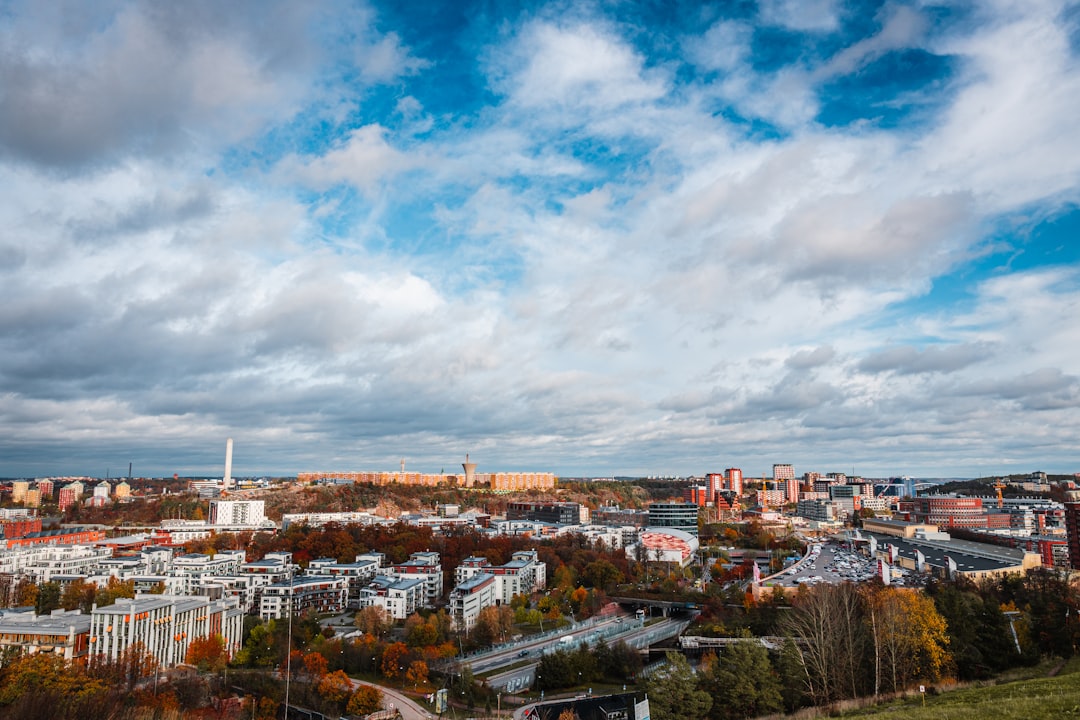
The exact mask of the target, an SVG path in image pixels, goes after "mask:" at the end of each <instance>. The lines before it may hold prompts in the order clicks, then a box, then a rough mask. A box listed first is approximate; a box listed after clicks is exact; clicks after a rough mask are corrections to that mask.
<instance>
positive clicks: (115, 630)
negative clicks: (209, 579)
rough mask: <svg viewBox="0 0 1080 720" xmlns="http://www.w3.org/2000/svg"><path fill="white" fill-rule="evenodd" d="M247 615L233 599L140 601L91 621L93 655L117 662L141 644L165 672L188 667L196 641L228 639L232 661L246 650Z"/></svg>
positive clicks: (97, 613)
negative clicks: (181, 665) (179, 665)
mask: <svg viewBox="0 0 1080 720" xmlns="http://www.w3.org/2000/svg"><path fill="white" fill-rule="evenodd" d="M243 622H244V621H243V611H242V610H241V609H240V607H239V604H238V603H237V602H236V600H235V599H233V598H227V599H225V600H210V599H209V598H207V597H201V596H190V595H185V596H176V595H136V596H135V597H134V598H133V599H131V598H120V599H119V600H117V601H116V603H115V604H114V605H108V606H106V607H103V608H96V609H95V610H94V612H93V613H91V615H90V655H91V656H102V657H105V658H108V659H110V660H115V659H116V658H117V657H119V656H120V654H121V653H123V652H124V651H125V650H127V649H128V648H130V647H132V646H133V645H135V644H136V643H141V646H142V647H143V648H145V650H146V652H148V653H150V654H151V655H152V656H153V657H154V659H156V660H157V661H158V663H160V664H161V665H162V666H163V667H172V666H174V665H176V664H177V663H181V662H183V661H184V657H185V656H186V655H187V650H188V646H189V645H190V644H191V641H192V640H195V639H197V638H204V637H208V636H211V635H221V636H222V637H223V638H225V650H226V652H227V653H228V654H229V655H230V656H231V655H232V654H233V653H235V652H236V651H237V650H238V649H239V648H240V640H241V636H242V633H243Z"/></svg>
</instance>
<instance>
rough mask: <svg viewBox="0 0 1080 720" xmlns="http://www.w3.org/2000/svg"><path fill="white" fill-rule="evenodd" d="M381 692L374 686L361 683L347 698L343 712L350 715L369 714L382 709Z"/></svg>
mask: <svg viewBox="0 0 1080 720" xmlns="http://www.w3.org/2000/svg"><path fill="white" fill-rule="evenodd" d="M382 706H383V694H382V691H380V690H379V689H378V688H376V687H372V686H371V685H361V686H360V687H359V688H357V689H356V692H354V693H353V694H352V697H350V698H349V704H348V705H347V706H346V707H345V712H347V713H348V714H350V715H370V714H371V713H373V712H377V711H379V710H381V709H382Z"/></svg>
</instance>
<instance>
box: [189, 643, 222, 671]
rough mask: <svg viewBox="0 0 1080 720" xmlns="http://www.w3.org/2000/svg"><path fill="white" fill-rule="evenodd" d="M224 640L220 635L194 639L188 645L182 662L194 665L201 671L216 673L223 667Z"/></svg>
mask: <svg viewBox="0 0 1080 720" xmlns="http://www.w3.org/2000/svg"><path fill="white" fill-rule="evenodd" d="M226 660H227V659H226V657H225V638H223V637H222V636H221V635H207V636H206V637H201V638H195V639H194V640H192V641H191V643H190V644H189V645H188V650H187V654H186V655H185V656H184V662H186V663H187V664H189V665H195V666H196V667H198V668H199V670H202V671H204V672H205V671H207V670H209V671H213V672H217V671H220V670H222V669H224V667H225V663H226Z"/></svg>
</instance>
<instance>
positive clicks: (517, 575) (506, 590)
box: [454, 550, 547, 627]
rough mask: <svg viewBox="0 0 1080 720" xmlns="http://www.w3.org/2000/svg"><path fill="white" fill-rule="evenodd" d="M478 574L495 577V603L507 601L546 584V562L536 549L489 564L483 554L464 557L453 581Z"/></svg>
mask: <svg viewBox="0 0 1080 720" xmlns="http://www.w3.org/2000/svg"><path fill="white" fill-rule="evenodd" d="M480 574H485V575H491V576H492V577H493V578H494V587H493V590H492V593H493V602H494V603H496V604H508V603H509V602H510V601H511V600H512V599H513V597H514V596H515V595H531V594H532V593H534V592H538V591H540V590H543V589H544V588H545V587H547V565H545V564H544V563H543V562H541V560H540V556H539V554H538V553H537V551H536V550H519V551H518V552H516V553H514V554H513V556H512V557H511V560H510V562H508V563H506V564H505V565H492V564H491V563H489V562H488V559H487V558H485V557H467V558H465V559H464V560H462V561H461V565H458V566H457V568H456V569H455V570H454V582H455V584H456V585H458V586H460V585H462V584H463V583H466V582H468V581H469V580H471V579H472V578H474V577H476V576H477V575H480ZM470 627H471V626H470Z"/></svg>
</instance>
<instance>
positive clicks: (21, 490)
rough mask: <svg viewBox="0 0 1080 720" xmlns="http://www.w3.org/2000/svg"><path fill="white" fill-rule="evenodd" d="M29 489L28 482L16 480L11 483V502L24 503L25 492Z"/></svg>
mask: <svg viewBox="0 0 1080 720" xmlns="http://www.w3.org/2000/svg"><path fill="white" fill-rule="evenodd" d="M29 489H30V482H29V481H28V480H16V481H15V482H13V483H11V502H13V503H24V502H26V491H27V490H29Z"/></svg>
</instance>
